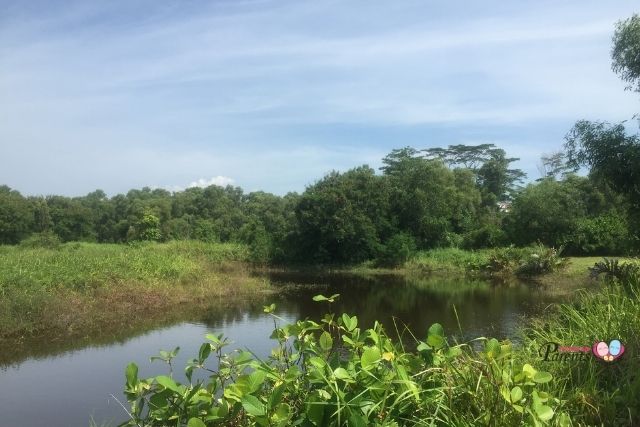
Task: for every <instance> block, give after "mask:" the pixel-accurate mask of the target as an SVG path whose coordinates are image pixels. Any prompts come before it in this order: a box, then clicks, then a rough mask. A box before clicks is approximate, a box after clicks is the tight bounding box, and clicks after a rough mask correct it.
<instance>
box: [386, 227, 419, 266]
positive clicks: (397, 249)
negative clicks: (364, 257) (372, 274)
mask: <svg viewBox="0 0 640 427" xmlns="http://www.w3.org/2000/svg"><path fill="white" fill-rule="evenodd" d="M415 251H416V242H415V241H414V240H413V237H411V236H410V235H409V234H407V233H398V234H396V235H394V236H393V237H391V238H390V239H389V240H388V241H387V243H386V244H385V245H384V246H383V247H382V249H381V251H380V254H379V255H378V259H377V264H378V265H380V266H384V267H398V266H401V265H403V264H404V263H405V262H407V261H408V260H409V258H411V257H412V256H413V255H414V254H415Z"/></svg>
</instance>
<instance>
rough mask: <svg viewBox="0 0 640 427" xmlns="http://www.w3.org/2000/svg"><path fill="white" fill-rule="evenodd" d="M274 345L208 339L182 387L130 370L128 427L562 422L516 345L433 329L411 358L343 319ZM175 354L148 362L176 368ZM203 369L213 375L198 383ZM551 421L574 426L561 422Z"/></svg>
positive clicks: (300, 324) (292, 332)
mask: <svg viewBox="0 0 640 427" xmlns="http://www.w3.org/2000/svg"><path fill="white" fill-rule="evenodd" d="M337 297H338V295H333V296H331V297H325V296H322V295H317V296H316V297H314V300H316V301H329V302H332V301H334V300H335V299H336V298H337ZM274 310H275V305H274V304H272V305H271V306H268V307H265V312H268V313H272V312H273V311H274ZM274 318H275V319H280V318H279V317H277V316H275V315H274ZM271 337H272V338H274V339H276V340H277V347H276V348H275V349H273V351H272V353H271V354H272V355H271V356H270V357H269V358H268V359H265V360H259V359H257V358H255V356H254V355H253V354H252V353H251V352H249V351H246V350H236V351H234V352H231V353H227V354H225V351H226V347H227V346H228V345H229V344H230V343H229V341H228V339H227V338H225V337H224V336H223V335H222V334H219V335H217V334H209V335H207V340H208V341H207V342H205V343H204V344H202V346H201V347H200V351H199V352H198V355H197V357H196V358H195V359H192V360H191V361H190V362H188V364H187V367H186V369H185V373H186V377H187V380H188V382H187V383H185V384H180V383H178V382H177V381H176V380H175V379H174V378H173V377H172V376H171V375H169V376H167V375H159V376H156V377H151V378H147V379H139V378H138V367H137V366H136V365H135V364H129V366H127V368H126V371H125V377H126V385H125V394H126V396H127V399H128V401H129V403H130V405H131V410H130V415H131V419H130V420H129V421H128V422H127V423H126V424H125V425H130V426H134V425H135V426H139V425H149V426H156V425H157V426H160V425H188V426H189V427H196V426H197V427H203V426H207V425H243V426H282V427H284V426H289V425H301V426H399V425H403V426H405V425H458V426H462V425H479V424H482V425H501V426H502V425H522V424H528V425H541V424H543V423H547V422H548V421H550V420H552V419H553V418H554V416H555V414H554V409H553V407H555V406H557V401H556V400H555V399H554V398H553V397H552V396H550V395H549V394H548V393H547V390H548V387H549V384H548V383H549V382H550V381H552V376H551V375H550V374H549V373H547V372H542V371H538V370H536V369H535V368H534V367H533V366H531V365H530V364H528V363H524V364H520V363H517V362H516V360H515V357H514V354H513V352H512V349H511V344H510V343H509V342H503V343H500V342H498V341H497V340H496V339H486V338H480V339H478V340H477V342H478V344H479V345H478V346H477V347H478V349H477V350H476V349H474V348H472V347H471V346H469V345H464V344H463V345H450V344H449V342H448V340H447V338H446V336H445V334H444V330H443V328H442V326H441V325H440V324H437V323H436V324H433V325H432V326H431V327H430V328H429V331H428V334H427V336H426V337H424V339H423V340H419V339H416V340H415V342H414V344H413V346H412V348H414V349H415V350H413V351H410V350H406V349H405V348H406V347H405V344H400V343H396V342H394V341H393V340H392V339H391V338H390V337H389V336H388V335H387V334H386V332H385V330H384V328H383V327H382V325H381V324H380V323H378V322H375V324H374V325H373V327H372V328H370V329H361V327H360V325H359V324H358V318H357V317H356V316H349V315H348V314H343V315H342V316H335V315H334V314H327V315H325V316H324V319H323V320H322V321H320V322H315V321H312V320H308V319H307V320H299V321H297V322H295V323H292V324H287V325H282V326H279V325H276V328H275V329H274V331H273V333H272V335H271ZM406 344H408V343H406ZM177 352H178V349H175V350H174V351H162V352H161V353H160V355H159V356H158V357H154V358H152V360H154V359H155V360H160V361H163V362H165V363H167V364H168V367H169V370H170V371H171V367H172V365H171V363H172V360H173V359H174V358H175V356H176V354H177ZM212 356H213V357H212ZM210 359H214V362H211V361H210ZM196 372H199V374H200V375H201V378H206V379H205V380H197V381H195V382H194V381H192V379H193V376H194V373H196ZM196 375H197V374H196ZM556 418H557V419H561V420H564V421H565V424H564V425H568V423H569V422H570V420H568V417H567V415H566V414H560V415H559V416H557V417H556Z"/></svg>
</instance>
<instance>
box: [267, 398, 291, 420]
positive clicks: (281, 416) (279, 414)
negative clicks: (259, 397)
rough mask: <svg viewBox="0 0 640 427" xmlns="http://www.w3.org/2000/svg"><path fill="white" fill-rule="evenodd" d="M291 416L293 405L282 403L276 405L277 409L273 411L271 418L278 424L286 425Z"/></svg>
mask: <svg viewBox="0 0 640 427" xmlns="http://www.w3.org/2000/svg"><path fill="white" fill-rule="evenodd" d="M290 416H291V407H290V406H289V405H288V404H287V403H280V404H279V405H278V406H276V408H275V411H273V415H271V420H272V421H273V422H274V423H276V424H278V425H284V424H285V423H286V422H287V421H288V420H289V417H290Z"/></svg>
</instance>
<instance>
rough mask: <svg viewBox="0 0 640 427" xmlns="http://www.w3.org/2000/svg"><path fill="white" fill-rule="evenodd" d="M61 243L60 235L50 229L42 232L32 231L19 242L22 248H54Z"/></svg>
mask: <svg viewBox="0 0 640 427" xmlns="http://www.w3.org/2000/svg"><path fill="white" fill-rule="evenodd" d="M61 244H62V241H61V240H60V237H58V235H57V234H55V233H52V232H50V231H43V232H42V233H33V234H32V235H31V236H29V237H27V238H26V239H24V240H23V241H21V242H20V246H21V247H23V248H48V249H56V248H58V247H59V246H60V245H61Z"/></svg>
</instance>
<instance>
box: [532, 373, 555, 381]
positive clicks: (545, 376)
mask: <svg viewBox="0 0 640 427" xmlns="http://www.w3.org/2000/svg"><path fill="white" fill-rule="evenodd" d="M552 379H553V376H552V375H551V374H550V373H549V372H543V371H538V372H536V373H535V374H534V375H533V381H535V382H537V383H538V384H544V383H548V382H549V381H551V380H552Z"/></svg>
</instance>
